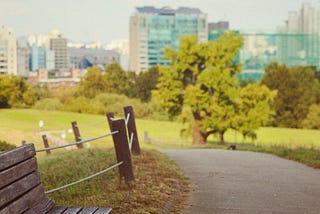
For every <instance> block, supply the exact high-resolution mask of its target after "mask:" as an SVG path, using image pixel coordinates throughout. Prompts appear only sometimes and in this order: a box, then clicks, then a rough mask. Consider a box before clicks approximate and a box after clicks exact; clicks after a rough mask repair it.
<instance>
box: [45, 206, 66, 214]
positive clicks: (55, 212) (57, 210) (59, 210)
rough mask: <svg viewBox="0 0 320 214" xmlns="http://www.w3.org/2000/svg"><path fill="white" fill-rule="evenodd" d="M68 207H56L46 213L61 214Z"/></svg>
mask: <svg viewBox="0 0 320 214" xmlns="http://www.w3.org/2000/svg"><path fill="white" fill-rule="evenodd" d="M66 209H68V207H65V206H57V207H54V208H53V209H52V210H50V211H49V212H48V214H60V213H63V212H64V211H65V210H66Z"/></svg>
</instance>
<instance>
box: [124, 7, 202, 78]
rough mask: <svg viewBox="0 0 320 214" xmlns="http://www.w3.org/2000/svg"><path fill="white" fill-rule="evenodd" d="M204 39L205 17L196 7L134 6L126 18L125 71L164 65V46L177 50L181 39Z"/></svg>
mask: <svg viewBox="0 0 320 214" xmlns="http://www.w3.org/2000/svg"><path fill="white" fill-rule="evenodd" d="M186 35H196V36H197V37H198V40H199V41H201V42H204V41H207V40H208V27H207V15H206V14H205V13H203V12H202V11H201V10H199V9H197V8H188V7H179V8H178V9H176V10H174V9H172V8H169V7H163V8H160V9H158V8H155V7H137V8H136V12H135V13H134V14H133V15H132V16H131V17H130V52H129V70H130V71H135V72H136V73H139V72H141V71H144V70H147V69H149V68H150V67H152V66H154V65H167V64H169V61H168V60H165V59H163V53H164V50H165V47H168V46H169V47H172V48H173V49H175V50H177V49H178V47H179V39H180V37H181V36H186Z"/></svg>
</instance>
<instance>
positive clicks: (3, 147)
mask: <svg viewBox="0 0 320 214" xmlns="http://www.w3.org/2000/svg"><path fill="white" fill-rule="evenodd" d="M14 148H16V146H15V145H12V144H9V143H8V142H6V141H3V140H0V152H4V151H8V150H11V149H14Z"/></svg>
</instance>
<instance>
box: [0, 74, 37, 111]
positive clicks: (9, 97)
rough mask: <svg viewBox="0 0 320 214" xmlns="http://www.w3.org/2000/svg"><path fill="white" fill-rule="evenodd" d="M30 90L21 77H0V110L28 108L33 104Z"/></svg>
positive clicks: (33, 100)
mask: <svg viewBox="0 0 320 214" xmlns="http://www.w3.org/2000/svg"><path fill="white" fill-rule="evenodd" d="M33 95H34V93H33V91H32V88H31V87H30V86H29V85H28V84H27V83H26V81H24V80H23V79H22V78H21V77H18V76H11V75H1V76H0V108H11V107H19V108H21V107H30V106H31V105H33V103H34V102H35V99H34V96H33Z"/></svg>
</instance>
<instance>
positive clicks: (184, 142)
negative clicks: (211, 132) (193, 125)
mask: <svg viewBox="0 0 320 214" xmlns="http://www.w3.org/2000/svg"><path fill="white" fill-rule="evenodd" d="M117 116H118V117H123V115H117ZM40 120H42V121H43V122H44V126H43V128H42V131H49V130H50V131H52V132H51V133H52V135H55V136H57V137H60V136H61V133H62V132H66V136H67V138H66V140H67V141H68V142H73V141H74V137H73V134H72V133H71V132H68V129H70V128H71V121H77V122H78V124H79V129H80V134H81V135H82V137H83V138H89V137H94V136H97V135H102V134H105V133H108V132H109V127H108V124H107V122H106V121H105V120H106V117H105V116H103V115H90V114H77V113H71V112H57V111H53V112H52V111H39V110H30V109H1V110H0V124H1V126H0V136H1V140H5V141H7V142H10V143H12V144H15V145H20V144H21V141H22V140H26V141H27V142H34V143H35V145H36V147H39V148H40V147H43V146H42V139H41V136H40V135H39V131H40V128H39V126H38V123H39V121H40ZM136 122H137V129H138V134H139V139H140V141H141V143H142V146H144V147H148V148H149V147H150V148H188V147H192V138H191V137H188V138H185V137H181V135H180V132H181V130H182V129H183V128H186V126H185V125H183V124H181V123H179V122H169V121H155V120H146V119H137V120H136ZM145 136H148V137H149V138H150V139H151V143H148V142H143V141H144V140H145V139H146V138H145ZM225 139H226V141H227V142H230V143H250V144H251V143H253V144H254V145H261V146H283V147H287V148H297V147H303V148H315V149H320V130H303V129H288V128H272V127H262V128H260V129H259V130H258V131H257V139H256V140H255V141H252V140H251V139H245V140H244V139H243V138H242V135H241V134H240V133H238V132H235V131H233V130H230V131H228V132H227V133H226V135H225ZM208 142H209V145H210V144H213V143H215V142H218V138H217V137H216V136H211V137H209V139H208ZM49 143H50V142H49ZM91 146H93V147H111V146H112V140H111V139H110V138H109V139H102V140H98V141H96V142H94V143H92V144H91Z"/></svg>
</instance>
